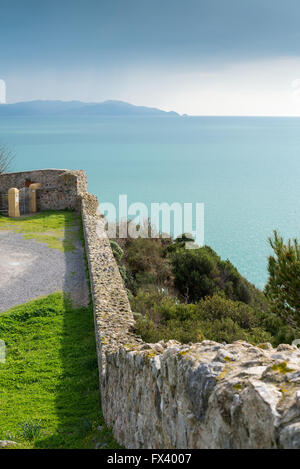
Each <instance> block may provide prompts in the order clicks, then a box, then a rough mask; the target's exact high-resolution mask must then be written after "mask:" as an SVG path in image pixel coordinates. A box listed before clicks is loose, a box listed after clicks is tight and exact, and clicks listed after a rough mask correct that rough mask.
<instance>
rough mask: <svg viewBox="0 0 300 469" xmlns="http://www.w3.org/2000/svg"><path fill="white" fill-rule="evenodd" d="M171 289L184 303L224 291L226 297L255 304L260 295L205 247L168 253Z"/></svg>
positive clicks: (225, 262)
mask: <svg viewBox="0 0 300 469" xmlns="http://www.w3.org/2000/svg"><path fill="white" fill-rule="evenodd" d="M170 257H171V261H172V266H173V273H174V276H175V287H176V288H177V289H178V291H179V292H180V293H181V295H182V296H183V297H185V298H186V300H187V301H188V302H197V301H199V300H200V299H201V298H205V297H206V296H212V295H214V294H215V293H219V294H220V293H221V292H224V294H225V296H226V298H228V299H231V300H235V301H242V302H244V303H246V304H251V305H256V304H257V303H260V304H261V305H262V304H263V303H264V299H263V294H262V293H261V292H259V290H257V289H256V288H255V287H254V285H251V284H250V283H249V282H248V281H247V280H246V279H244V278H243V277H242V276H241V275H240V274H239V272H238V270H237V269H236V268H235V267H234V266H233V265H232V264H231V262H229V261H228V260H226V261H222V260H221V258H220V257H219V256H218V255H217V254H216V252H215V251H214V250H213V249H211V248H210V247H208V246H204V247H202V248H198V249H191V250H189V249H182V248H179V249H176V250H175V251H174V252H171V253H170Z"/></svg>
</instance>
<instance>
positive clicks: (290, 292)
mask: <svg viewBox="0 0 300 469" xmlns="http://www.w3.org/2000/svg"><path fill="white" fill-rule="evenodd" d="M269 242H270V245H271V247H272V248H273V250H274V255H271V256H270V257H269V265H268V270H269V280H268V283H267V285H266V290H265V291H266V294H267V296H268V297H269V299H270V301H271V304H272V310H273V311H274V312H275V313H277V314H279V315H280V316H281V317H282V318H283V319H284V320H285V322H286V323H287V324H289V325H292V326H295V325H297V326H298V327H299V326H300V246H299V244H298V242H297V240H296V239H294V240H293V241H291V240H289V241H288V243H287V244H284V242H283V238H282V237H280V236H279V235H278V234H277V232H276V231H274V237H273V238H270V239H269Z"/></svg>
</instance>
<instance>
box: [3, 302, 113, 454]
mask: <svg viewBox="0 0 300 469" xmlns="http://www.w3.org/2000/svg"><path fill="white" fill-rule="evenodd" d="M0 339H1V340H3V341H5V343H6V347H7V349H6V352H7V358H6V362H5V363H0V439H12V440H14V441H17V442H18V446H17V447H18V448H95V447H99V448H118V447H119V446H118V444H117V443H116V442H115V441H114V440H113V438H112V435H111V433H110V431H109V430H108V429H107V428H106V427H105V425H104V421H103V417H102V415H101V409H100V393H99V383H98V368H97V356H96V344H95V338H94V324H93V313H92V308H91V307H88V308H81V309H73V308H72V306H71V304H70V301H69V300H68V299H67V298H65V297H64V295H63V294H62V293H54V294H52V295H49V296H48V297H45V298H42V299H38V300H35V301H32V302H29V303H27V304H24V305H21V306H17V307H14V308H12V309H11V310H9V311H8V312H6V313H3V314H1V315H0ZM99 426H101V427H103V428H102V429H100V431H99V430H98V427H99Z"/></svg>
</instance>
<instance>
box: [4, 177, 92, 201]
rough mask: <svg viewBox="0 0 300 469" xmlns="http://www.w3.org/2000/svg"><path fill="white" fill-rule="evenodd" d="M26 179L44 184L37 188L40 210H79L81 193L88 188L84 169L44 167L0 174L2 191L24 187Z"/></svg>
mask: <svg viewBox="0 0 300 469" xmlns="http://www.w3.org/2000/svg"><path fill="white" fill-rule="evenodd" d="M26 180H30V181H31V182H37V183H41V185H42V186H41V188H40V189H38V190H37V209H38V210H64V209H70V210H79V209H80V204H79V195H80V194H82V193H85V192H86V190H87V181H86V174H85V172H84V171H82V170H80V171H70V170H63V169H43V170H37V171H24V172H18V173H7V174H2V175H0V192H1V193H7V191H8V190H9V189H10V188H11V187H16V188H17V189H22V188H23V187H25V182H26Z"/></svg>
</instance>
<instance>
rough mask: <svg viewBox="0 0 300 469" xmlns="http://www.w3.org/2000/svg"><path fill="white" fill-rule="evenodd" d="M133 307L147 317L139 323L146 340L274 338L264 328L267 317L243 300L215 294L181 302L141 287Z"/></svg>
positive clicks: (189, 340)
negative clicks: (196, 301) (238, 300)
mask: <svg viewBox="0 0 300 469" xmlns="http://www.w3.org/2000/svg"><path fill="white" fill-rule="evenodd" d="M132 304H133V307H134V310H135V311H137V312H139V313H142V314H143V315H144V316H143V317H142V318H140V319H138V321H137V323H136V328H137V332H138V333H139V334H140V335H141V336H142V337H143V339H144V340H146V341H157V340H169V339H176V340H178V341H179V342H182V343H187V342H199V341H200V340H204V339H209V340H215V341H217V342H224V341H225V342H232V341H235V340H248V341H251V342H253V343H259V342H266V341H270V340H271V334H270V333H269V332H268V331H267V330H265V329H264V327H263V324H264V316H263V314H262V313H260V312H258V311H256V310H255V309H254V308H252V307H250V306H249V305H246V304H244V303H242V302H236V301H232V300H228V299H226V298H224V297H220V296H218V295H214V296H213V297H207V298H205V299H202V300H201V301H200V302H199V303H197V304H184V303H179V302H178V300H176V298H172V297H170V296H164V295H163V294H162V293H161V292H158V291H157V290H156V291H155V289H152V290H147V291H145V290H140V291H139V292H138V294H137V296H136V297H135V298H134V299H133V303H132Z"/></svg>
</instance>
